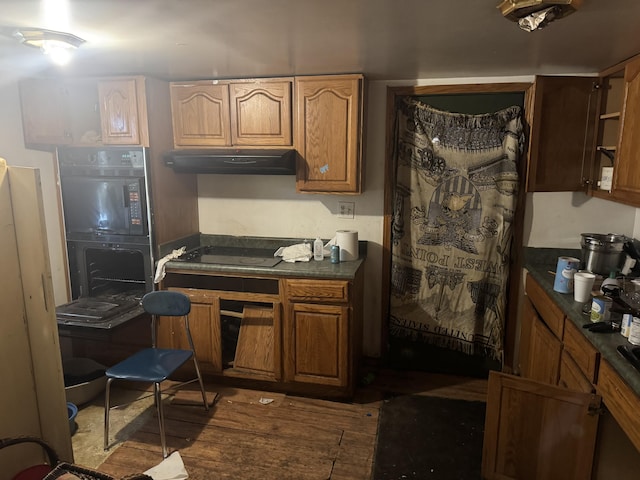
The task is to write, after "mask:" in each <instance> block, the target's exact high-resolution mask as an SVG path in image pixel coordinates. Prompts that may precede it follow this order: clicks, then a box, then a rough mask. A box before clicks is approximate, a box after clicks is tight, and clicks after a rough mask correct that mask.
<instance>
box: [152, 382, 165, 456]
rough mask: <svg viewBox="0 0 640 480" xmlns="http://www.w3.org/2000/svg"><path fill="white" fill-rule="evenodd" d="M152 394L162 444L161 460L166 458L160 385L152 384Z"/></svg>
mask: <svg viewBox="0 0 640 480" xmlns="http://www.w3.org/2000/svg"><path fill="white" fill-rule="evenodd" d="M153 394H154V396H155V401H156V410H157V412H158V426H159V427H160V443H161V444H162V458H167V456H168V453H167V440H166V438H165V436H164V409H163V408H162V392H161V390H160V383H157V382H156V383H154V384H153Z"/></svg>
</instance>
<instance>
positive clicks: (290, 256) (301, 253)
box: [273, 243, 313, 263]
mask: <svg viewBox="0 0 640 480" xmlns="http://www.w3.org/2000/svg"><path fill="white" fill-rule="evenodd" d="M273 256H274V257H282V260H284V261H285V262H289V263H294V262H308V261H309V260H311V257H313V252H312V251H311V245H310V244H308V243H297V244H295V245H290V246H288V247H280V248H279V249H278V250H276V253H274V254H273Z"/></svg>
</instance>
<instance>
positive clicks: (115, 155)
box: [58, 147, 145, 175]
mask: <svg viewBox="0 0 640 480" xmlns="http://www.w3.org/2000/svg"><path fill="white" fill-rule="evenodd" d="M58 162H59V164H60V171H61V173H70V174H74V173H75V174H79V173H80V174H81V173H82V172H83V171H84V172H93V173H94V174H95V172H96V171H101V170H104V171H105V172H106V173H105V174H110V175H113V171H114V170H117V169H127V170H131V171H140V172H142V174H143V172H144V168H145V154H144V148H133V149H132V148H126V147H105V148H93V147H91V148H77V147H72V148H60V149H58ZM130 174H131V173H129V175H130Z"/></svg>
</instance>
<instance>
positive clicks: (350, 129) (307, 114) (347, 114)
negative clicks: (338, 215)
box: [294, 75, 363, 194]
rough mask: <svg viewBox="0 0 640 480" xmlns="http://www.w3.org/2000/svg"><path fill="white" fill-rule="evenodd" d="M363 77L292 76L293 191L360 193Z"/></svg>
mask: <svg viewBox="0 0 640 480" xmlns="http://www.w3.org/2000/svg"><path fill="white" fill-rule="evenodd" d="M362 97H363V76H362V75H331V76H317V77H296V79H295V101H294V103H295V116H294V130H295V141H294V146H295V148H296V150H297V152H298V155H299V157H298V167H297V175H296V189H297V191H298V192H303V193H344V194H355V193H360V192H361V188H362V185H361V178H362V130H363V98H362Z"/></svg>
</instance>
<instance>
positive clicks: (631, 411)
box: [596, 361, 640, 450]
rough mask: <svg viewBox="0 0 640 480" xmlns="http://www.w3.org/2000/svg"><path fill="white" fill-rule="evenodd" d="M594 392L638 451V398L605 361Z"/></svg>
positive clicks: (639, 445) (639, 410) (639, 447)
mask: <svg viewBox="0 0 640 480" xmlns="http://www.w3.org/2000/svg"><path fill="white" fill-rule="evenodd" d="M596 390H597V392H598V393H599V394H600V395H602V400H603V401H604V403H605V405H607V407H608V409H609V411H610V412H611V414H612V415H613V417H614V418H615V419H616V421H617V422H618V424H619V425H620V427H621V428H622V430H623V431H624V432H625V433H626V434H627V436H628V437H629V440H631V443H633V445H634V446H635V447H636V449H637V450H640V417H638V412H640V398H638V396H637V395H636V394H635V392H634V391H633V390H631V388H629V386H628V385H627V384H626V383H625V382H624V381H623V380H622V379H621V378H620V376H619V375H618V374H617V373H616V371H615V370H614V369H613V368H612V367H611V365H610V364H609V363H608V362H607V361H603V362H602V364H601V365H600V372H599V376H598V384H597V386H596Z"/></svg>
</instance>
